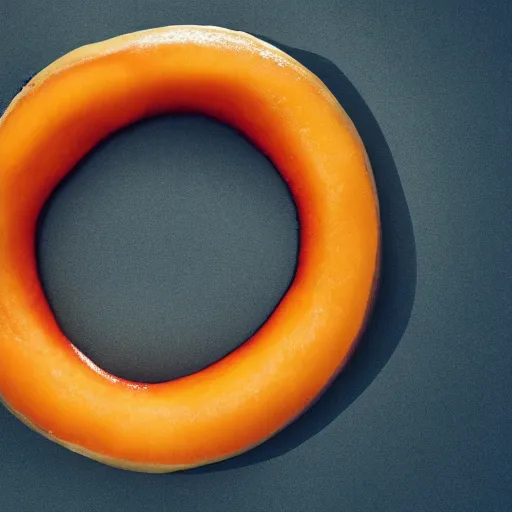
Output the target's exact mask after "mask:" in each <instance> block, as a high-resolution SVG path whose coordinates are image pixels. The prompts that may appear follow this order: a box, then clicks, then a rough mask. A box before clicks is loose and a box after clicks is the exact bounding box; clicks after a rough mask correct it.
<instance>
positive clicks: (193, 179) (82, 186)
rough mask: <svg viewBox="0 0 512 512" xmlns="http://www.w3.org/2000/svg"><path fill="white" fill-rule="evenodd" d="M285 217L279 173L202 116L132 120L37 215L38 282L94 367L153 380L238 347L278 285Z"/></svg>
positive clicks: (268, 307)
mask: <svg viewBox="0 0 512 512" xmlns="http://www.w3.org/2000/svg"><path fill="white" fill-rule="evenodd" d="M297 252H298V223H297V213H296V209H295V205H294V202H293V199H292V197H291V195H290V192H289V190H288V187H287V186H286V184H285V182H284V181H283V179H282V177H281V176H280V175H279V173H278V172H277V171H276V169H275V168H274V167H273V165H272V164H271V162H269V160H268V159H266V158H265V157H264V156H263V155H262V154H261V153H260V152H259V151H258V149H257V148H255V147H254V146H253V145H252V144H251V143H250V142H249V141H247V140H246V139H245V138H244V137H243V136H241V135H240V134H239V133H238V132H237V131H235V130H233V129H232V128H230V127H228V126H226V125H224V124H222V123H219V122H217V121H214V120H212V119H210V118H207V117H204V116H196V115H194V116H188V115H187V116H185V115H179V116H164V117H159V118H154V119H151V120H147V121H144V122H140V123H137V124H136V125H134V126H131V127H129V128H126V129H124V130H122V131H121V132H119V133H117V134H115V135H114V136H112V137H110V138H109V139H108V140H106V141H105V142H103V143H102V144H100V145H99V146H97V147H96V148H95V149H94V150H93V151H92V152H91V153H90V154H89V155H88V156H87V157H86V158H85V159H84V160H83V161H82V162H81V163H80V164H79V165H78V166H77V167H76V168H75V169H74V170H73V171H72V172H71V173H70V174H69V175H68V176H67V177H66V179H65V180H64V181H62V182H61V184H60V185H59V186H58V188H57V189H56V190H55V192H54V193H53V194H52V196H51V198H50V199H49V201H48V202H47V203H46V205H45V208H44V209H43V212H42V213H41V215H40V217H39V225H38V237H37V257H38V265H39V272H40V276H41V282H42V284H43V288H44V291H45V293H46V296H47V299H48V301H49V303H50V306H51V307H52V310H53V311H54V314H55V316H56V319H57V321H58V323H59V325H60V327H61V329H62V330H63V332H64V333H65V334H66V335H67V337H68V338H69V339H70V340H71V341H72V343H73V344H75V345H76V346H77V347H78V348H79V349H80V350H81V351H82V352H83V353H84V354H86V355H87V356H88V357H90V358H91V359H92V360H93V361H94V362H95V363H96V364H97V365H98V366H100V367H101V368H103V369H104V370H106V371H108V372H110V373H112V374H114V375H116V376H119V377H123V378H126V379H129V380H134V381H139V382H162V381H166V380H170V379H175V378H178V377H181V376H184V375H188V374H191V373H194V372H196V371H198V370H200V369H202V368H204V367H206V366H208V365H210V364H212V363H213V362H215V361H217V360H218V359H220V358H222V357H224V356H225V355H226V354H228V353H229V352H231V351H233V350H234V349H236V348H237V347H238V346H240V345H241V344H242V343H243V342H244V341H245V340H246V339H247V338H248V337H250V336H251V334H253V333H254V332H255V331H256V330H257V329H258V328H259V327H260V326H261V325H262V324H263V323H264V322H265V320H266V319H267V318H268V316H269V315H270V314H271V313H272V311H273V309H274V308H275V307H276V305H277V304H278V303H279V301H280V299H281V298H282V296H283V295H284V293H285V292H286V290H287V288H288V287H289V285H290V283H291V281H292V279H293V276H294V271H295V267H296V262H297Z"/></svg>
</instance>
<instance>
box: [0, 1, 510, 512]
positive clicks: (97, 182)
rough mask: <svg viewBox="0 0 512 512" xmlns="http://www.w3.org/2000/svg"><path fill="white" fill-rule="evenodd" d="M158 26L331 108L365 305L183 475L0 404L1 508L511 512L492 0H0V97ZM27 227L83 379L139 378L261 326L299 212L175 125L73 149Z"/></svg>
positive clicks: (258, 164) (503, 204) (248, 159)
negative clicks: (259, 439)
mask: <svg viewBox="0 0 512 512" xmlns="http://www.w3.org/2000/svg"><path fill="white" fill-rule="evenodd" d="M176 24H200V25H218V26H223V27H227V28H232V29H238V30H243V31H246V32H250V33H252V34H255V35H257V36H260V37H262V38H264V39H266V40H268V41H270V42H272V43H273V44H275V45H277V46H279V47H280V48H282V49H283V50H285V51H286V52H288V53H290V54H291V55H292V56H293V57H295V58H296V59H298V60H299V61H301V62H302V63H303V64H305V65H306V66H307V67H309V68H310V69H311V70H312V71H313V72H315V73H316V74H317V75H318V76H319V77H320V78H321V79H322V80H324V82H325V83H326V84H327V85H328V86H329V88H330V89H331V90H332V91H333V93H334V94H335V95H336V97H337V98H338V100H339V101H340V103H341V104H342V105H343V106H344V108H345V109H346V110H347V112H348V113H349V115H350V116H351V117H352V119H353V121H354V122H355V124H356V126H357V128H358V130H359V131H360V133H361V136H362V138H363V141H364V143H365V145H366V147H367V149H368V153H369V155H370V159H371V162H372V165H373V167H374V172H375V176H376V182H377V187H378V192H379V198H380V202H381V215H382V229H383V244H384V245H383V271H382V272H383V273H382V284H381V289H380V292H379V295H378V298H377V303H376V308H375V311H374V314H373V316H372V318H371V321H370V324H369V326H368V329H367V332H366V334H365V336H364V338H363V340H362V343H361V345H360V347H359V348H358V350H357V351H356V353H355V355H354V357H353V359H352V360H351V362H350V364H349V365H348V367H347V368H346V370H345V371H344V372H343V373H342V374H341V376H340V377H339V378H338V379H337V380H336V381H335V383H334V384H333V386H332V387H331V388H330V389H329V391H328V392H327V393H326V394H325V395H324V396H323V397H322V398H321V400H320V401H319V402H318V403H317V404H316V405H315V406H314V407H313V408H312V409H311V410H310V411H309V412H307V413H306V414H305V415H304V416H303V417H301V418H300V419H299V420H298V421H296V422H295V423H293V424H292V425H291V426H290V427H288V428H286V429H285V430H284V431H283V432H281V433H280V434H278V435H277V436H276V437H275V438H273V439H272V440H270V441H269V442H267V443H265V444H263V445H262V446H260V447H259V448H257V449H255V450H253V451H251V452H249V453H247V454H245V455H243V456H240V457H237V458H235V459H232V460H230V461H226V462H223V463H220V464H216V465H212V466H209V467H207V468H204V469H198V470H193V471H188V472H184V473H175V474H168V475H147V474H137V473H130V472H125V471H121V470H117V469H113V468H109V467H107V466H103V465H101V464H99V463H96V462H93V461H90V460H88V459H86V458H84V457H80V456H78V455H75V454H72V453H71V452H68V451H67V450H65V449H63V448H61V447H59V446H57V445H55V444H53V443H51V442H49V441H47V440H45V439H43V438H42V437H41V436H39V435H38V434H36V433H34V432H32V431H30V430H29V429H28V428H27V427H25V426H24V425H22V424H21V423H20V422H19V421H18V420H16V419H15V418H14V417H13V416H11V415H10V414H9V413H8V412H7V411H6V410H5V409H4V408H0V511H1V512H21V511H23V512H36V511H37V512H46V511H48V512H60V511H65V512H74V511H77V512H78V511H95V512H101V511H116V510H123V511H125V512H129V511H133V512H135V511H148V512H154V511H155V512H156V511H164V510H176V511H179V512H192V511H205V512H206V511H219V512H228V511H236V512H259V511H261V512H277V511H279V512H287V511H290V512H311V511H315V512H331V511H332V512H337V511H361V512H363V511H364V512H368V511H372V512H373V511H393V512H402V511H403V512H410V511H415V512H421V511H425V512H434V511H442V512H449V511H468V512H480V511H481V512H491V511H492V512H508V511H510V510H511V507H512V389H511V385H512V378H511V363H512V293H511V292H512V270H511V263H512V237H511V235H512V231H511V222H512V172H511V168H512V156H511V154H512V152H511V143H510V140H511V134H512V7H511V4H510V2H509V1H507V0H500V1H485V2H482V1H479V2H477V1H476V0H467V1H462V0H458V1H455V0H442V1H441V0H428V1H427V0H419V1H415V2H398V1H394V0H391V1H388V2H383V1H379V0H367V1H365V2H348V1H339V0H314V1H313V0H303V1H302V2H300V3H299V2H297V3H293V2H289V1H284V0H272V1H270V0H224V1H216V0H187V1H185V0H173V1H164V0H153V1H151V0H103V1H101V2H99V1H93V0H80V1H78V0H66V1H65V0H52V1H51V2H39V1H37V0H0V104H1V105H2V106H3V107H5V106H7V104H8V103H9V101H10V100H11V98H12V97H13V96H14V95H15V93H16V92H17V90H18V89H19V88H20V87H21V86H22V84H23V81H24V80H26V79H27V78H28V77H30V76H31V75H32V74H34V73H36V72H37V71H39V70H40V69H42V68H43V67H44V66H46V65H47V64H49V63H50V62H52V61H53V60H54V59H56V58H57V57H59V56H61V55H62V54H64V53H66V52H68V51H70V50H72V49H74V48H76V47H79V46H82V45H84V44H87V43H91V42H96V41H99V40H103V39H106V38H109V37H113V36H116V35H119V34H123V33H127V32H133V31H135V30H141V29H145V28H151V27H156V26H163V25H176ZM56 143H58V141H57V142H56ZM1 165H2V162H0V166H1ZM37 240H38V241H37V249H38V261H39V265H40V273H41V278H42V282H43V285H44V288H45V291H46V293H47V296H48V299H49V301H50V304H51V306H52V307H53V309H54V311H55V314H56V316H57V319H58V321H59V323H60V325H61V326H62V329H63V330H64V332H66V334H67V335H68V336H69V338H70V339H71V340H72V341H73V342H74V343H75V344H76V345H77V346H78V347H79V348H80V349H81V350H83V351H84V352H85V353H86V354H87V355H89V356H90V357H91V358H92V359H93V360H94V361H95V362H97V363H98V364H100V366H102V367H104V368H105V369H108V370H110V371H112V372H114V373H117V374H118V375H121V376H124V377H128V378H132V379H141V380H146V381H161V380H166V379H170V378H175V377H179V376H181V375H185V374H188V373H191V372H193V371H196V370H198V369H200V368H202V367H204V366H206V365H208V364H210V363H212V362H213V361H215V360H217V359H219V358H220V357H222V356H223V355H225V354H227V353H228V352H230V351H231V350H233V349H234V348H236V347H237V346H239V345H240V344H241V343H243V341H244V340H245V339H246V338H247V337H248V336H249V335H250V334H251V333H252V332H254V331H255V330H256V329H257V328H258V327H259V326H260V325H261V323H262V322H264V320H265V319H266V318H267V316H268V315H269V314H270V313H271V312H272V310H273V308H274V307H275V305H276V304H277V302H278V301H279V300H280V298H281V296H282V295H283V293H284V292H285V290H286V288H287V286H288V285H289V283H290V280H291V279H292V278H293V273H294V268H295V263H296V257H297V247H298V225H297V220H296V212H295V207H294V204H293V200H292V198H291V196H290V194H289V191H288V189H287V187H286V185H285V184H284V182H283V180H282V179H281V177H280V176H279V174H278V173H277V172H276V170H275V169H274V168H273V166H272V164H271V163H270V162H269V161H268V160H266V159H265V158H264V157H263V156H262V155H261V154H260V153H259V152H258V150H257V149H256V148H254V147H253V146H252V145H251V144H250V143H249V142H247V141H246V140H245V139H244V138H243V137H241V136H240V135H239V134H238V133H237V132H235V131H234V130H232V129H231V128H229V127H226V126H224V125H222V124H220V123H217V122H214V121H212V120H210V119H207V118H204V117H201V116H176V117H162V118H158V119H154V120H150V121H146V122H143V123H139V124H137V125H135V126H132V127H130V128H128V129H126V130H123V131H122V132H120V133H119V134H116V135H115V136H113V137H111V138H110V139H109V140H107V141H106V142H105V143H103V144H101V145H100V146H99V147H98V148H96V149H95V150H94V151H93V152H91V154H90V155H89V156H88V157H87V158H85V159H84V160H83V161H82V162H81V163H80V164H79V165H78V166H77V168H76V169H75V170H74V172H73V173H72V174H70V176H69V177H68V178H67V179H66V180H64V182H63V183H62V184H61V185H60V186H59V188H58V189H57V190H56V192H55V193H54V195H53V196H52V198H51V199H50V201H49V202H48V204H47V206H46V208H45V210H44V211H43V213H42V215H41V218H40V226H39V230H38V239H37ZM0 264H1V262H0ZM0 357H1V354H0ZM278 392H279V390H276V393H278Z"/></svg>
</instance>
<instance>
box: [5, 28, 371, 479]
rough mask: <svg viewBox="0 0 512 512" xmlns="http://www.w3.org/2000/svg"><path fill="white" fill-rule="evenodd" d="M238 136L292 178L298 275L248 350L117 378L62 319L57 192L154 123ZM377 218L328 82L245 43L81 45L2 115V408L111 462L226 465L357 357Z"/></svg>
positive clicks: (237, 38)
mask: <svg viewBox="0 0 512 512" xmlns="http://www.w3.org/2000/svg"><path fill="white" fill-rule="evenodd" d="M172 112H199V113H203V114H206V115H209V116H213V117H215V118H217V119H219V120H221V121H223V122H226V123H229V124H230V125H232V126H234V127H236V128H238V129H239V130H240V131H241V132H243V133H244V134H245V135H246V136H247V137H248V138H249V139H251V140H252V141H253V142H254V143H255V144H256V145H257V146H258V147H259V148H260V149H261V150H262V151H263V152H264V153H265V154H266V155H268V156H269V158H270V159H271V160H272V161H273V163H274V164H275V165H276V167H277V168H278V169H279V171H280V172H281V173H282V175H283V176H284V179H285V180H286V182H287V183H288V185H289V187H290V189H291V192H292V195H293V197H294V199H295V202H296V204H297V209H298V215H299V223H300V250H299V260H298V268H297V272H296V275H295V278H294V280H293V283H292V285H291V287H290V288H289V290H288V292H287V293H286V294H285V296H284V297H283V299H282V300H281V302H280V303H279V305H278V307H277V308H276V309H275V311H274V312H273V314H272V315H271V317H270V318H269V319H268V321H267V322H266V323H265V324H264V325H263V326H262V327H261V329H260V330H259V331H258V332H257V333H256V334H255V335H254V336H252V337H251V338H250V339H249V340H248V341H247V342H245V343H244V344H243V345H242V346H241V347H240V348H238V349H237V350H235V351H234V352H232V353H231V354H229V355H228V356H226V357H225V358H223V359H222V360H220V361H218V362H217V363H215V364H212V365H211V366H209V367H207V368H205V369H203V370H201V371H199V372H197V373H195V374H192V375H189V376H187V377H183V378H180V379H176V380H173V381H169V382H165V383H161V384H144V383H136V382H129V381H126V380H123V379H120V378H117V377H115V376H113V375H110V374H108V373H106V372H104V371H103V370H101V369H100V368H98V367H97V366H96V365H95V364H94V363H93V362H91V361H90V360H89V359H88V358H87V357H86V356H85V355H83V354H82V353H81V352H80V351H79V350H78V349H77V348H76V347H74V346H73V345H72V343H71V342H70V341H69V340H68V339H67V338H66V337H65V336H64V334H63V333H62V332H61V330H60V328H59V326H58V325H57V323H56V320H55V318H54V315H53V314H52V311H51V310H50V307H49V305H48V303H47V301H46V298H45V295H44V292H43V290H42V287H41V285H40V281H39V277H38V273H37V265H36V257H35V243H34V239H35V230H36V222H37V218H38V215H39V212H40V210H41V208H42V206H43V204H44V202H45V201H46V199H47V198H48V197H49V195H50V194H51V192H52V190H53V189H54V188H55V186H56V185H57V184H58V182H59V181H60V180H61V179H62V178H63V177H64V176H65V175H66V173H67V172H68V171H69V170H70V169H72V168H73V166H74V165H75V164H76V163H77V162H78V161H79V160H80V159H81V158H82V157H83V156H84V155H86V153H87V152H88V151H89V150H91V149H92V148H93V147H94V146H95V145H96V144H97V143H98V142H99V141H101V140H102V139H104V138H105V137H107V136H108V135H110V134H112V133H113V132H115V131H116V130H119V129H120V128H122V127H124V126H126V125H128V124H130V123H133V122H135V121H137V120H139V119H142V118H146V117H148V116H154V115H158V114H163V113H172ZM379 254H380V221H379V210H378V201H377V196H376V191H375V186H374V182H373V176H372V172H371V168H370V165H369V161H368V158H367V156H366V152H365V149H364V146H363V144H362V142H361V140H360V138H359V136H358V134H357V131H356V129H355V128H354V126H353V124H352V122H351V121H350V119H349V118H348V116H347V115H346V113H345V112H344V111H343V109H342V108H341V106H340V105H339V104H338V102H337V101H336V99H335V98H334V97H333V96H332V94H331V93H330V92H329V91H328V89H327V88H326V87H325V85H324V84H323V83H322V82H321V81H320V80H319V79H318V78H316V77H315V76H314V75H313V74H312V73H311V72H309V71H308V70H307V69H306V68H304V67H303V66H302V65H300V64H299V63H298V62H296V61H295V60H294V59H292V58H291V57H289V56H288V55H286V54H285V53H283V52H282V51H280V50H278V49H277V48H275V47H273V46H271V45H269V44H267V43H265V42H263V41H260V40H259V39H256V38H255V37H253V36H250V35H248V34H245V33H241V32H233V31H230V30H226V29H222V28H216V27H198V26H176V27H166V28H160V29H154V30H147V31H142V32H138V33H134V34H129V35H124V36H121V37H116V38H114V39H110V40H108V41H105V42H101V43H97V44H92V45H89V46H85V47H83V48H80V49H78V50H75V51H73V52H71V53H69V54H67V55H65V56H64V57H62V58H60V59H58V60H57V61H55V62H54V63H53V64H51V65H50V66H48V67H47V68H46V69H44V70H43V71H42V72H40V73H39V74H38V75H36V76H35V77H34V78H33V79H32V80H31V81H30V82H29V83H28V84H27V85H26V86H25V87H24V89H23V90H22V91H21V93H20V94H18V96H16V98H15V99H14V100H13V101H12V103H11V105H10V106H9V107H8V109H7V110H6V112H5V113H4V115H3V116H2V118H1V119H0V398H1V399H2V401H3V402H4V403H5V405H6V406H7V407H8V408H9V409H10V410H11V411H12V412H13V413H14V414H16V415H17V416H18V417H19V418H20V419H21V420H22V421H24V422H25V423H26V424H28V425H29V426H31V427H32V428H34V429H36V430H37V431H39V432H40V433H42V434H43V435H45V436H46V437H48V438H50V439H52V440H53V441H55V442H57V443H59V444H61V445H63V446H65V447H67V448H69V449H71V450H73V451H75V452H78V453H81V454H83V455H86V456H88V457H91V458H93V459H96V460H98V461H101V462H103V463H106V464H110V465H113V466H117V467H121V468H125V469H131V470H136V471H146V472H167V471H175V470H180V469H186V468H190V467H194V466H200V465H203V464H208V463H211V462H215V461H219V460H222V459H226V458H229V457H231V456H233V455H236V454H239V453H242V452H244V451H246V450H248V449H250V448H251V447H254V446H256V445H258V444H260V443H261V442H263V441H264V440H266V439H268V438H269V437H271V436H272V435H273V434H275V433H276V432H277V431H279V430H281V429H282V428H283V427H285V426H286V425H287V424H289V423H290V422H291V421H292V420H293V419H294V418H296V417H297V416H299V415H300V414H301V413H302V412H303V411H304V410H305V409H306V408H307V407H308V406H310V405H311V404H312V402H313V401H314V400H315V398H317V397H318V396H319V395H320V393H321V392H322V391H323V390H325V389H326V387H327V386H328V385H329V383H330V382H331V381H332V379H333V378H334V377H335V376H336V374H337V373H338V372H339V370H340V369H341V368H342V367H343V365H344V364H345V362H346V361H347V359H348V358H349V356H350V354H351V352H352V350H353V348H354V346H355V344H356V341H357V339H358V338H359V336H360V334H361V332H362V330H363V328H364V325H365V322H366V319H367V317H368V314H369V312H370V309H371V304H372V298H373V296H374V292H375V288H376V284H377V280H378V270H379Z"/></svg>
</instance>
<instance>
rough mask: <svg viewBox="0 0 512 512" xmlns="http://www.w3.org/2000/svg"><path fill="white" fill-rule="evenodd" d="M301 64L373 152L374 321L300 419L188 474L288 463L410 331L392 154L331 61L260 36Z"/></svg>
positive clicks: (412, 252) (405, 244) (406, 221)
mask: <svg viewBox="0 0 512 512" xmlns="http://www.w3.org/2000/svg"><path fill="white" fill-rule="evenodd" d="M254 35H256V36H257V37H259V38H260V39H262V40H264V41H267V42H269V43H271V44H272V45H274V46H276V47H278V48H280V49H281V50H283V51H284V52H286V53H288V54H289V55H291V56H292V57H293V58H295V59H296V60H298V61H299V62H300V63H302V64H303V65H304V66H306V67H307V68H308V69H310V70H311V71H312V72H313V73H315V74H316V75H317V76H318V77H319V78H320V79H321V80H322V81H323V82H324V83H325V84H326V85H327V87H328V88H329V89H330V90H331V92H332V93H333V94H334V95H335V96H336V98H337V99H338V101H339V102H340V104H341V105H342V106H343V108H344V109H345V111H346V112H347V113H348V115H349V116H350V118H351V119H352V121H353V122H354V124H355V125H356V127H357V129H358V131H359V133H360V135H361V138H362V139H363V142H364V144H365V147H366V150H367V152H368V155H369V158H370V161H371V164H372V167H373V172H374V175H375V181H376V184H377V190H378V194H379V202H380V214H381V222H382V267H381V279H380V287H379V292H378V295H377V297H376V300H375V305H374V310H373V314H372V316H371V318H370V320H369V323H368V325H367V328H366V331H365V333H364V335H363V336H362V338H361V341H360V343H359V346H358V347H357V349H356V351H355V353H354V355H353V356H352V358H351V359H350V361H349V363H348V364H347V366H346V367H345V368H344V370H343V371H342V372H341V374H340V375H339V376H338V377H337V378H336V380H335V381H334V382H333V383H332V385H331V386H330V387H329V389H328V390H327V391H326V392H325V393H324V394H323V396H322V397H321V398H320V399H319V400H318V401H317V402H316V403H315V404H314V405H313V406H312V407H311V408H310V409H309V410H308V411H307V412H306V413H304V414H303V415H302V416H301V417H300V418H298V419H297V420H296V421H294V422H293V423H292V424H290V425H289V426H287V427H286V428H285V429H283V430H282V431H281V432H279V433H278V434H276V435H275V436H274V437H272V438H270V439H269V440H268V441H266V442H264V443H263V444H261V445H259V446H258V447H256V448H254V449H252V450H250V451H248V452H246V453H244V454H242V455H239V456H237V457H234V458H232V459H228V460H225V461H222V462H218V463H216V464H212V465H209V466H204V467H201V468H195V469H191V470H188V471H187V473H197V474H201V473H205V472H212V471H213V472H215V471H224V470H231V469H236V468H241V467H244V466H249V465H252V464H257V463H260V462H263V461H267V460H270V459H273V458H275V457H279V456H281V455H284V454H285V453H287V452H289V451H291V450H293V449H295V448H297V447H298V446H300V445H301V444H302V443H304V442H305V441H307V440H308V439H310V438H311V437H313V436H315V435H316V434H318V433H319V432H320V431H321V430H322V429H324V428H325V427H327V426H328V425H329V424H330V423H331V422H332V421H334V420H335V419H336V418H337V417H338V416H339V415H340V414H342V413H343V411H344V410H345V409H347V408H348V407H349V406H350V405H351V404H352V403H353V402H354V401H355V400H356V399H357V398H358V397H359V396H360V395H361V394H362V393H363V392H364V391H365V389H366V388H367V387H368V386H369V385H370V384H371V383H372V382H373V380H374V379H375V378H376V377H377V375H378V374H379V373H380V371H381V370H382V369H383V368H384V366H385V365H386V363H387V362H388V361H389V359H390V357H391V356H392V354H393V352H394V351H395V349H396V347H397V346H398V344H399V343H400V340H401V338H402V336H403V334H404V332H405V330H406V328H407V324H408V323H409V318H410V316H411V312H412V308H413V304H414V297H415V293H416V244H415V240H414V231H413V225H412V221H411V216H410V213H409V208H408V206H407V200H406V198H405V194H404V191H403V189H402V185H401V182H400V177H399V174H398V171H397V168H396V165H395V162H394V160H393V156H392V154H391V151H390V149H389V147H388V145H387V143H386V140H385V138H384V135H383V133H382V131H381V129H380V128H379V125H378V123H377V121H376V119H375V117H374V116H373V114H372V112H371V111H370V109H369V107H368V106H367V105H366V103H365V102H364V100H363V98H362V97H361V96H360V94H359V93H358V92H357V90H356V88H355V87H354V86H353V85H352V83H351V82H350V81H349V80H348V78H347V77H346V76H345V75H344V74H343V73H342V72H341V71H340V70H339V69H338V68H337V67H336V66H335V65H334V64H333V63H332V62H331V61H329V60H328V59H326V58H324V57H321V56H320V55H317V54H314V53H312V52H308V51H305V50H300V49H297V48H292V47H289V46H285V45H283V44H280V43H277V42H276V41H273V40H271V39H268V38H266V37H262V36H259V35H257V34H254Z"/></svg>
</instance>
